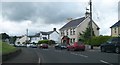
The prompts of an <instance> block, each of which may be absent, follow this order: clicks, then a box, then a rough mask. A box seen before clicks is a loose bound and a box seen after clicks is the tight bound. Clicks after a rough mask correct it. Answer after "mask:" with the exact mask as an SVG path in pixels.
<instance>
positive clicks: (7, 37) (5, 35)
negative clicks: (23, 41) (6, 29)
mask: <svg viewBox="0 0 120 65" xmlns="http://www.w3.org/2000/svg"><path fill="white" fill-rule="evenodd" d="M0 36H1V37H2V41H5V40H6V39H9V38H10V37H9V35H8V34H6V33H1V34H0Z"/></svg>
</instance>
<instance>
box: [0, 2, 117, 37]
mask: <svg viewBox="0 0 120 65" xmlns="http://www.w3.org/2000/svg"><path fill="white" fill-rule="evenodd" d="M92 1H93V20H94V21H95V23H96V24H97V25H98V26H99V27H100V35H111V33H110V31H111V30H110V27H111V26H112V25H113V24H115V23H116V22H117V21H118V1H119V0H92ZM88 2H89V0H84V1H83V0H74V1H73V0H60V1H59V0H39V1H38V0H34V1H33V0H20V1H17V0H4V1H3V0H2V2H1V3H0V14H2V15H0V33H2V32H5V33H7V34H9V35H25V33H26V29H27V28H28V29H29V34H30V35H32V34H33V35H34V34H35V33H37V32H39V31H51V30H53V28H57V30H58V31H59V29H60V28H61V27H62V26H63V25H65V24H66V23H67V22H68V20H67V18H73V19H76V18H80V17H83V16H85V12H86V10H85V9H86V7H89V6H88Z"/></svg>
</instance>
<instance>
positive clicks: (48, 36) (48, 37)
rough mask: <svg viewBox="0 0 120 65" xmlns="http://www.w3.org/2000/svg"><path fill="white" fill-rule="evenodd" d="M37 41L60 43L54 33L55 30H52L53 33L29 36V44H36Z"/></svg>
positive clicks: (58, 37)
mask: <svg viewBox="0 0 120 65" xmlns="http://www.w3.org/2000/svg"><path fill="white" fill-rule="evenodd" d="M39 40H54V41H55V42H60V35H59V33H58V32H57V31H56V28H53V31H48V32H43V31H40V32H39V33H37V34H35V35H34V36H31V43H33V42H35V43H38V41H39Z"/></svg>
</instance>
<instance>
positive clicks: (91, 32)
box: [90, 0, 93, 49]
mask: <svg viewBox="0 0 120 65" xmlns="http://www.w3.org/2000/svg"><path fill="white" fill-rule="evenodd" d="M90 29H91V31H90V34H91V36H90V38H91V40H92V37H93V28H92V0H90ZM91 49H93V46H92V45H91Z"/></svg>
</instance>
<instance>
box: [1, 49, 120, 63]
mask: <svg viewBox="0 0 120 65" xmlns="http://www.w3.org/2000/svg"><path fill="white" fill-rule="evenodd" d="M21 49H22V53H21V54H19V55H18V56H16V57H14V58H12V59H9V60H8V61H5V62H3V65H4V63H34V64H37V65H40V64H42V65H44V63H48V64H50V63H68V64H69V63H79V64H88V65H89V64H95V65H96V64H97V65H99V64H100V65H118V64H116V63H118V62H119V60H118V58H119V54H115V53H102V52H100V50H86V51H67V50H56V49H54V48H53V47H50V48H49V49H39V48H21Z"/></svg>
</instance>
